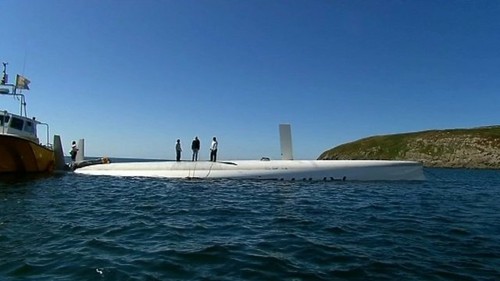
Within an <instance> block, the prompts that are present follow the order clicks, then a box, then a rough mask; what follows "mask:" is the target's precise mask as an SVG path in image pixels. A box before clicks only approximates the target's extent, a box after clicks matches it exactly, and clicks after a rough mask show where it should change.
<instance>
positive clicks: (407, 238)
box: [0, 169, 500, 281]
mask: <svg viewBox="0 0 500 281" xmlns="http://www.w3.org/2000/svg"><path fill="white" fill-rule="evenodd" d="M432 172H433V173H432V175H431V177H430V179H429V180H428V181H426V182H423V183H419V182H396V183H395V182H368V183H362V182H326V183H325V182H274V181H236V180H214V181H212V180H210V181H209V180H191V181H185V180H167V179H148V178H141V177H137V178H114V177H88V176H82V175H74V174H67V175H58V176H54V177H46V176H44V177H27V178H21V179H16V178H0V253H2V255H1V256H0V279H1V280H169V279H173V280H297V281H298V280H343V279H348V280H498V277H499V276H500V272H499V269H500V254H499V253H500V237H499V235H500V234H499V233H500V217H499V215H498V214H499V213H500V206H499V205H498V202H500V175H499V172H498V171H476V170H445V169H435V170H432Z"/></svg>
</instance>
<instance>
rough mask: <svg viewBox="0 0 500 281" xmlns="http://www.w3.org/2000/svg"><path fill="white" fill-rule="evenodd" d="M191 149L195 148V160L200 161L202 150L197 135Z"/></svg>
mask: <svg viewBox="0 0 500 281" xmlns="http://www.w3.org/2000/svg"><path fill="white" fill-rule="evenodd" d="M191 149H192V150H193V160H192V161H198V151H199V150H200V140H199V139H198V137H195V138H194V140H193V143H192V144H191Z"/></svg>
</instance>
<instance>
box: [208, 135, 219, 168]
mask: <svg viewBox="0 0 500 281" xmlns="http://www.w3.org/2000/svg"><path fill="white" fill-rule="evenodd" d="M218 145H219V143H218V142H217V139H216V138H215V137H214V138H213V139H212V144H211V145H210V161H213V162H215V161H217V146H218Z"/></svg>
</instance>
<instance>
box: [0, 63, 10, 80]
mask: <svg viewBox="0 0 500 281" xmlns="http://www.w3.org/2000/svg"><path fill="white" fill-rule="evenodd" d="M2 64H3V72H2V82H1V85H5V84H7V83H9V75H7V65H8V64H9V63H8V62H2Z"/></svg>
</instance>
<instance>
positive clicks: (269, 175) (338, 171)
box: [75, 160, 425, 181]
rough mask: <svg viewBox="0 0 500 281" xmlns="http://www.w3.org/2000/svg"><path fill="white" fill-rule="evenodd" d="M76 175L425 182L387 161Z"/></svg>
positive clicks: (403, 164)
mask: <svg viewBox="0 0 500 281" xmlns="http://www.w3.org/2000/svg"><path fill="white" fill-rule="evenodd" d="M75 173H79V174H88V175H107V176H121V177H124V176H126V177H155V178H238V179H272V180H301V181H303V180H306V181H307V180H324V181H331V180H358V181H374V180H425V177H424V173H423V168H422V164H421V163H420V162H415V161H389V160H270V161H258V160H235V161H224V162H208V161H198V162H191V161H181V162H175V161H162V162H128V163H110V164H98V165H92V166H87V167H83V168H79V169H77V170H75Z"/></svg>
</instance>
